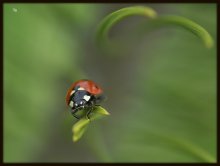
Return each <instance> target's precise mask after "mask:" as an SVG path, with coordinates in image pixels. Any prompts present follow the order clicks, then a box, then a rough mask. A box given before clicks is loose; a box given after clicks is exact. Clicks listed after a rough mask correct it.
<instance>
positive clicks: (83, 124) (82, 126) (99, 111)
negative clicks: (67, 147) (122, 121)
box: [72, 106, 110, 142]
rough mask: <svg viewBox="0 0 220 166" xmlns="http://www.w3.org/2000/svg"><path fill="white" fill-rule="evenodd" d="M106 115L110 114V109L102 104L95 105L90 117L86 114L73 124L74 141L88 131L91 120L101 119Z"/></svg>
mask: <svg viewBox="0 0 220 166" xmlns="http://www.w3.org/2000/svg"><path fill="white" fill-rule="evenodd" d="M105 115H110V114H109V112H108V111H106V110H105V109H104V108H102V107H101V106H95V107H94V108H93V111H92V112H91V115H90V119H88V117H87V116H86V114H85V115H84V116H83V117H82V118H81V119H80V120H79V121H78V122H77V123H76V124H74V125H73V128H72V131H73V142H76V141H78V140H79V139H80V138H81V137H82V136H83V134H84V132H85V131H86V129H87V127H88V124H89V123H90V121H93V120H96V119H99V118H102V117H104V116H105Z"/></svg>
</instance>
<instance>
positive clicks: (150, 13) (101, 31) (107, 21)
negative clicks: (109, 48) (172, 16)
mask: <svg viewBox="0 0 220 166" xmlns="http://www.w3.org/2000/svg"><path fill="white" fill-rule="evenodd" d="M134 15H141V16H147V17H149V18H155V17H156V16H157V14H156V12H155V11H154V10H153V9H151V8H149V7H143V6H135V7H126V8H122V9H120V10H117V11H115V12H113V13H111V14H109V15H108V16H106V17H105V18H104V20H103V21H102V22H101V24H100V26H99V28H98V32H97V39H98V42H99V43H100V42H102V41H103V39H104V40H107V35H108V33H109V31H110V29H111V28H112V27H113V26H114V25H115V24H116V23H118V22H119V21H120V20H122V19H124V18H126V17H128V16H134Z"/></svg>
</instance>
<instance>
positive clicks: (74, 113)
mask: <svg viewBox="0 0 220 166" xmlns="http://www.w3.org/2000/svg"><path fill="white" fill-rule="evenodd" d="M77 111H78V109H75V110H72V111H71V114H72V115H73V116H74V117H75V118H76V119H80V118H79V117H78V116H76V112H77Z"/></svg>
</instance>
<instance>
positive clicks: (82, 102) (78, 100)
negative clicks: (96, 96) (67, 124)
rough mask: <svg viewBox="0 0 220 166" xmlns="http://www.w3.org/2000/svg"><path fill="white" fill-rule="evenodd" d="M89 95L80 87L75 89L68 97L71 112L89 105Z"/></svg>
mask: <svg viewBox="0 0 220 166" xmlns="http://www.w3.org/2000/svg"><path fill="white" fill-rule="evenodd" d="M91 97H92V96H91V94H90V93H89V92H87V91H86V90H85V89H83V88H81V87H76V88H75V89H74V90H73V91H72V93H71V97H70V102H69V106H70V107H71V108H72V109H73V110H78V109H81V108H84V107H86V106H88V105H89V103H90V101H91Z"/></svg>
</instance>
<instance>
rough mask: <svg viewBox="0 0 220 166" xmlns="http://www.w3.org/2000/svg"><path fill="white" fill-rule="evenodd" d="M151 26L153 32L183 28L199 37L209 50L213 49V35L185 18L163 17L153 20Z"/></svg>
mask: <svg viewBox="0 0 220 166" xmlns="http://www.w3.org/2000/svg"><path fill="white" fill-rule="evenodd" d="M149 24H150V25H149V26H151V28H152V29H153V30H155V29H157V28H160V27H164V26H168V25H174V26H179V27H183V28H185V29H186V30H188V31H190V32H192V33H193V34H195V35H196V36H197V37H199V38H200V39H201V40H202V41H203V43H204V44H205V46H206V47H207V48H211V47H212V46H213V44H214V42H213V39H212V37H211V35H210V34H209V33H208V32H207V31H206V30H205V29H204V28H203V27H202V26H200V25H199V24H197V23H195V22H194V21H191V20H189V19H187V18H185V17H181V16H173V15H168V16H161V17H157V18H156V19H154V20H151V21H150V22H149ZM151 24H152V25H151Z"/></svg>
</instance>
